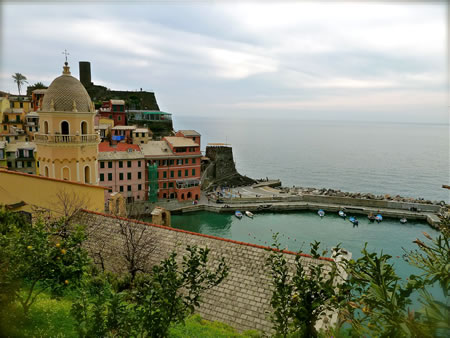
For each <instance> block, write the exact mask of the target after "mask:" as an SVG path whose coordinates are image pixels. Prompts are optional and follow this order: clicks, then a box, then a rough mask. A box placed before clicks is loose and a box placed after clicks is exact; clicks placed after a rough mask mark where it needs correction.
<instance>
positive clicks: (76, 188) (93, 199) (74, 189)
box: [0, 169, 105, 217]
mask: <svg viewBox="0 0 450 338" xmlns="http://www.w3.org/2000/svg"><path fill="white" fill-rule="evenodd" d="M0 189H1V193H0V206H1V205H4V206H6V207H7V208H8V209H10V210H13V211H26V212H29V213H32V214H34V213H36V212H39V211H49V212H50V213H51V214H52V216H55V217H60V216H64V214H65V213H67V212H68V210H67V208H70V209H74V208H78V209H80V208H83V209H88V210H92V211H97V212H103V211H104V210H105V198H104V190H105V188H103V187H100V186H97V185H90V184H83V183H76V182H70V181H61V180H58V179H54V178H48V177H42V176H37V175H30V174H25V173H20V172H16V171H10V170H5V169H0Z"/></svg>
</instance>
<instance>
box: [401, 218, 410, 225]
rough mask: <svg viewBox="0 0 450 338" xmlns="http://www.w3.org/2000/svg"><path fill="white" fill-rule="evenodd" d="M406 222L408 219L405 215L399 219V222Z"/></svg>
mask: <svg viewBox="0 0 450 338" xmlns="http://www.w3.org/2000/svg"><path fill="white" fill-rule="evenodd" d="M406 222H408V220H407V219H406V218H405V217H403V218H401V219H400V223H402V224H405V223H406Z"/></svg>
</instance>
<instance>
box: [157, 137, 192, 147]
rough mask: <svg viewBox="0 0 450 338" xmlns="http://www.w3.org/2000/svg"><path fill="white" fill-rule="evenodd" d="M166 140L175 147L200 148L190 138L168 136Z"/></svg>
mask: <svg viewBox="0 0 450 338" xmlns="http://www.w3.org/2000/svg"><path fill="white" fill-rule="evenodd" d="M164 139H165V140H167V142H169V143H170V144H172V145H173V146H174V147H198V144H197V143H195V142H194V141H193V140H192V139H190V138H185V137H177V136H168V137H164Z"/></svg>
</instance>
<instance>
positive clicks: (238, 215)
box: [234, 210, 242, 219]
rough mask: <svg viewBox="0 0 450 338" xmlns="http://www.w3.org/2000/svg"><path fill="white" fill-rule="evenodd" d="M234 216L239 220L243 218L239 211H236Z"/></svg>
mask: <svg viewBox="0 0 450 338" xmlns="http://www.w3.org/2000/svg"><path fill="white" fill-rule="evenodd" d="M234 216H236V217H237V218H239V219H241V218H242V212H240V211H239V210H236V211H235V212H234Z"/></svg>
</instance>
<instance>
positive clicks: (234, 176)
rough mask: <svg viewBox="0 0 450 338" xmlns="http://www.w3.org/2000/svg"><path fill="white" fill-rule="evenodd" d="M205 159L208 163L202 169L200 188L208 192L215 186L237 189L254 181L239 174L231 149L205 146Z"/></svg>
mask: <svg viewBox="0 0 450 338" xmlns="http://www.w3.org/2000/svg"><path fill="white" fill-rule="evenodd" d="M206 157H208V158H209V160H210V162H209V163H207V164H206V165H205V166H204V168H203V176H202V188H203V189H204V190H210V189H213V188H215V187H217V186H226V187H237V186H243V185H251V184H254V183H256V181H255V180H253V179H251V178H249V177H247V176H243V175H241V174H239V173H238V172H237V170H236V166H235V163H234V159H233V148H231V147H228V146H207V147H206Z"/></svg>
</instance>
